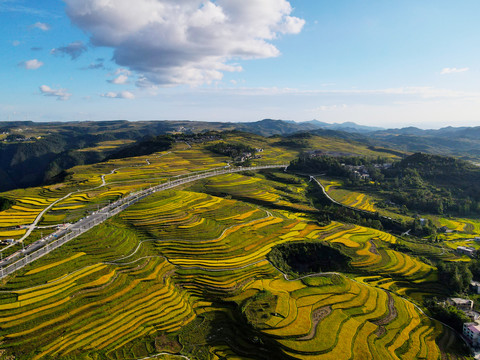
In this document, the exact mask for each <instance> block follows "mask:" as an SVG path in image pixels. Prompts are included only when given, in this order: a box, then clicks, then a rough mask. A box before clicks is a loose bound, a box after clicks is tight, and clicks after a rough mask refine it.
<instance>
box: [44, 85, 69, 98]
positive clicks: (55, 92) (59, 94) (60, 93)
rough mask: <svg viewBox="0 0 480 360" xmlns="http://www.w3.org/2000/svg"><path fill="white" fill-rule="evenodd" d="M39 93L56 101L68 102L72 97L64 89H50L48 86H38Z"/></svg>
mask: <svg viewBox="0 0 480 360" xmlns="http://www.w3.org/2000/svg"><path fill="white" fill-rule="evenodd" d="M40 92H41V93H42V94H43V95H45V96H55V97H56V98H57V100H68V99H70V97H71V96H72V94H69V93H68V92H67V90H66V89H52V88H51V87H50V86H47V85H42V86H40Z"/></svg>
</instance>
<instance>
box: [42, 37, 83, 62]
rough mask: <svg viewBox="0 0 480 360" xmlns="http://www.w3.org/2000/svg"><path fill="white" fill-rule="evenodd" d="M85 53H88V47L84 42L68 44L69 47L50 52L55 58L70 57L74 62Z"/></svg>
mask: <svg viewBox="0 0 480 360" xmlns="http://www.w3.org/2000/svg"><path fill="white" fill-rule="evenodd" d="M85 51H87V47H86V46H85V44H84V43H83V42H82V41H75V42H72V43H70V44H68V45H67V46H61V47H59V48H55V49H52V50H50V54H52V55H55V56H64V55H68V56H70V57H71V58H72V60H75V59H76V58H78V57H79V56H80V55H82V54H83V53H84V52H85Z"/></svg>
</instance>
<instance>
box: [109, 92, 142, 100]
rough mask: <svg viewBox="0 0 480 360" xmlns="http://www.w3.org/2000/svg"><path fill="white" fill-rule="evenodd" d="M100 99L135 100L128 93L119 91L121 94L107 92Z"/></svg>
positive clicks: (132, 95)
mask: <svg viewBox="0 0 480 360" xmlns="http://www.w3.org/2000/svg"><path fill="white" fill-rule="evenodd" d="M101 96H102V97H106V98H110V99H129V100H131V99H135V95H134V94H133V93H131V92H130V91H121V92H113V91H110V92H107V93H105V94H102V95H101Z"/></svg>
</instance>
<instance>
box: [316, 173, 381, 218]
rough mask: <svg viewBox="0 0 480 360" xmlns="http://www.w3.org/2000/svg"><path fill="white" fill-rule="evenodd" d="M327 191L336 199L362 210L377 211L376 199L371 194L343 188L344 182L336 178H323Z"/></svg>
mask: <svg viewBox="0 0 480 360" xmlns="http://www.w3.org/2000/svg"><path fill="white" fill-rule="evenodd" d="M321 182H322V185H323V186H324V187H325V191H326V192H327V193H328V194H329V195H330V196H331V197H332V198H333V199H334V200H336V201H338V202H339V203H342V204H344V205H347V206H351V207H354V208H357V209H360V210H366V211H371V212H375V211H377V209H376V208H375V201H374V199H373V198H372V197H371V196H368V195H365V194H362V193H357V192H354V191H349V190H345V189H342V188H341V186H342V184H341V183H340V182H338V181H335V180H325V179H322V180H321Z"/></svg>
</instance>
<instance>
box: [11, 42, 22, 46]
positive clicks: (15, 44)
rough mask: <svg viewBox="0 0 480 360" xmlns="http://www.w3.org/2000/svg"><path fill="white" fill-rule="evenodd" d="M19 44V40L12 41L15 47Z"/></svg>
mask: <svg viewBox="0 0 480 360" xmlns="http://www.w3.org/2000/svg"><path fill="white" fill-rule="evenodd" d="M20 44H21V43H20V41H18V40H14V41H12V45H13V46H15V47H17V46H18V45H20Z"/></svg>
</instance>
